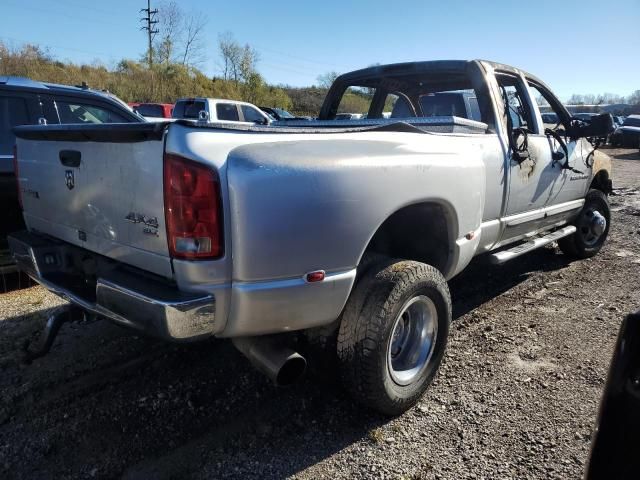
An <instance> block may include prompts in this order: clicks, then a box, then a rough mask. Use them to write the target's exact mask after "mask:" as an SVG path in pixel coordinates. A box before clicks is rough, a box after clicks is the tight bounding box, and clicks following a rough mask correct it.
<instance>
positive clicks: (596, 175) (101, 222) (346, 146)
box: [10, 61, 612, 414]
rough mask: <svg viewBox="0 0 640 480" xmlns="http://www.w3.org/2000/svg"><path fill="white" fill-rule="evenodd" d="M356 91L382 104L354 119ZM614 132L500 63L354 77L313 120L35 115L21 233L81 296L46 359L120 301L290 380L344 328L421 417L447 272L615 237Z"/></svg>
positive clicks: (139, 315) (27, 256)
mask: <svg viewBox="0 0 640 480" xmlns="http://www.w3.org/2000/svg"><path fill="white" fill-rule="evenodd" d="M352 95H357V96H359V97H360V98H362V99H365V100H366V101H367V102H368V105H369V109H368V112H367V115H366V119H364V120H347V121H341V120H335V117H336V115H337V114H338V113H340V111H342V109H343V103H345V102H344V99H345V98H346V97H347V96H352ZM540 96H541V97H543V98H544V99H545V100H546V102H548V104H549V105H550V106H551V109H552V110H553V111H554V112H555V113H556V114H557V116H558V119H559V123H558V124H557V125H556V126H555V127H554V128H552V129H549V128H545V126H544V125H543V120H542V117H541V115H540V111H539V109H538V106H537V104H536V101H535V99H536V98H538V97H540ZM344 108H347V107H346V106H345V107H344ZM389 111H390V112H391V113H390V115H389V113H388V112H389ZM387 117H388V118H387ZM611 128H612V126H611V124H610V116H608V115H606V116H603V117H598V118H594V119H592V121H591V122H590V123H589V124H584V123H581V122H580V121H577V120H575V119H572V118H571V116H570V115H569V113H568V112H567V110H566V109H565V108H564V107H563V106H562V104H561V103H560V102H559V101H558V99H557V98H556V97H555V96H554V95H553V93H551V91H550V90H549V88H548V87H547V86H546V85H545V84H544V83H543V82H542V81H540V80H539V79H537V78H536V77H534V76H533V75H530V74H528V73H526V72H523V71H521V70H519V69H516V68H513V67H509V66H506V65H501V64H497V63H492V62H487V61H433V62H416V63H403V64H393V65H383V66H375V67H371V68H367V69H364V70H358V71H355V72H352V73H348V74H345V75H342V76H340V77H339V78H338V79H337V80H336V81H335V83H334V84H333V86H332V87H331V88H330V90H329V92H328V95H327V98H326V99H325V102H324V104H323V107H322V110H321V112H320V116H319V119H318V120H316V121H304V122H300V123H299V124H297V123H296V122H295V121H289V122H286V124H283V125H278V123H277V122H275V123H274V124H272V125H271V126H238V125H230V124H211V123H206V122H200V121H185V120H180V121H177V122H175V123H171V124H162V123H154V124H136V125H60V126H59V125H45V126H23V127H17V128H16V129H15V133H16V136H17V147H16V158H15V165H16V170H17V177H18V179H19V190H20V196H21V201H22V208H23V213H24V219H25V221H26V225H27V228H28V229H27V231H23V232H18V233H16V234H14V235H12V236H11V237H10V246H11V249H12V251H13V254H14V256H15V258H16V261H17V262H18V265H19V267H20V268H21V269H22V270H23V271H25V272H26V273H28V274H29V275H30V276H31V277H33V278H34V279H35V280H36V281H38V282H39V283H41V284H42V285H43V286H44V287H45V288H47V289H49V290H51V291H52V292H54V293H56V294H58V295H60V296H62V297H63V298H65V299H67V300H68V301H69V302H70V305H69V306H68V307H66V310H65V311H63V312H58V313H57V314H54V315H52V316H51V317H50V319H49V323H48V326H47V329H46V330H45V332H44V333H43V336H42V345H41V346H40V348H39V349H38V350H35V351H31V355H32V356H37V355H40V354H43V353H44V352H45V351H46V350H47V348H48V347H49V346H50V344H51V342H52V340H53V337H54V335H55V332H56V330H57V328H58V327H59V326H60V323H61V322H63V321H64V320H65V319H67V318H79V317H82V315H88V316H98V317H104V318H107V319H109V320H111V321H114V322H117V323H119V324H122V325H127V326H130V327H133V328H136V329H138V330H141V331H144V332H147V333H149V334H152V335H156V336H158V337H161V338H164V339H167V340H173V341H194V340H201V339H206V338H210V337H220V338H230V339H232V340H233V342H234V344H235V345H236V346H237V347H238V349H239V350H240V351H241V352H242V353H243V354H245V355H246V356H247V357H248V358H249V359H250V361H251V362H252V363H253V364H254V365H255V366H257V367H258V368H259V369H260V370H262V371H263V372H265V373H267V374H268V375H269V376H270V377H271V378H273V379H274V380H275V381H276V382H277V383H280V384H285V383H288V382H291V381H293V380H295V379H297V378H298V377H299V376H300V375H301V374H302V373H303V372H304V369H305V367H306V359H305V356H304V355H302V354H301V353H300V352H303V350H304V349H301V348H300V347H301V346H302V345H305V344H314V345H315V344H322V345H325V346H326V348H328V349H333V350H332V352H329V353H332V354H333V356H334V358H337V368H338V370H339V374H340V375H341V377H342V379H343V382H344V385H345V387H346V389H347V390H348V391H349V392H351V394H352V395H353V397H354V398H355V399H356V400H358V401H359V402H361V403H362V404H364V405H366V406H368V407H370V408H373V409H376V410H378V411H380V412H383V413H386V414H399V413H401V412H403V411H405V410H407V409H408V408H410V407H411V406H412V405H414V404H415V403H416V402H417V401H418V399H419V398H420V396H421V395H422V394H423V392H424V391H425V389H426V388H427V387H428V385H429V384H430V383H431V382H432V380H433V378H434V376H435V374H436V371H437V370H438V367H439V365H440V363H441V360H442V358H443V353H444V351H445V347H446V345H447V335H448V333H449V325H450V322H451V315H452V314H451V298H450V294H449V290H448V288H447V280H448V279H450V278H452V277H453V276H455V275H456V274H458V273H459V272H460V271H462V270H463V269H464V268H465V267H466V266H467V264H468V263H469V262H470V261H471V259H472V258H473V257H474V256H476V255H480V254H487V255H490V256H491V259H492V260H493V262H495V263H496V264H501V263H504V262H506V261H509V260H511V259H513V258H515V257H518V256H520V255H522V254H525V253H527V252H529V251H531V250H534V249H536V248H539V247H541V246H543V245H546V244H548V243H550V242H554V241H557V242H558V244H559V246H560V248H561V249H562V251H564V252H565V253H566V254H569V255H571V256H572V257H576V258H586V257H590V256H592V255H595V254H596V253H597V252H598V251H599V250H600V248H601V247H602V245H603V243H604V242H605V239H606V238H607V233H608V231H609V218H610V217H609V206H608V202H607V194H608V193H609V192H610V190H611V180H610V178H611V170H610V169H611V165H610V161H609V159H608V157H607V156H606V155H604V154H601V153H600V152H599V151H596V150H595V149H594V147H592V145H591V144H590V143H589V142H588V140H587V139H588V138H590V137H596V136H600V135H606V134H607V133H609V131H610V130H611ZM496 268H499V267H496ZM311 361H312V360H311ZM322 365H324V364H322Z"/></svg>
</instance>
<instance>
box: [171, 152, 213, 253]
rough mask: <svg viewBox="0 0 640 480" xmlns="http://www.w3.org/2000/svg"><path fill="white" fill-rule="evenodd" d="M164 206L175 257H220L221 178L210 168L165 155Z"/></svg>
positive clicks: (172, 251) (175, 156)
mask: <svg viewBox="0 0 640 480" xmlns="http://www.w3.org/2000/svg"><path fill="white" fill-rule="evenodd" d="M164 209H165V218H166V223H167V241H168V243H169V253H170V254H171V256H172V257H174V258H184V259H191V260H195V259H204V258H219V257H221V256H222V253H223V248H222V246H223V239H222V208H221V200H220V182H219V180H218V177H217V175H216V173H215V172H214V171H213V170H211V169H210V168H208V167H206V166H204V165H201V164H199V163H196V162H192V161H191V160H187V159H185V158H182V157H179V156H177V155H170V154H165V156H164Z"/></svg>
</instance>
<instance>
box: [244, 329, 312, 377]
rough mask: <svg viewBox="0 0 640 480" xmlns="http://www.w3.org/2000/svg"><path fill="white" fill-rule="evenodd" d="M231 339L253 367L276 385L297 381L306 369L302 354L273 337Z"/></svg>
mask: <svg viewBox="0 0 640 480" xmlns="http://www.w3.org/2000/svg"><path fill="white" fill-rule="evenodd" d="M231 341H232V342H233V344H234V345H235V347H236V348H237V349H238V350H240V352H241V353H242V354H243V355H244V356H245V357H247V358H248V359H249V361H250V362H251V364H252V365H253V366H254V367H256V368H257V369H258V370H260V371H261V372H262V373H264V374H265V375H266V376H267V377H269V378H270V379H271V380H272V381H273V382H274V383H275V384H276V385H279V386H285V385H291V384H292V383H295V382H297V381H298V380H300V379H301V378H302V376H303V375H304V372H305V370H306V369H307V361H306V360H305V359H304V357H303V356H302V355H300V354H299V353H297V352H294V351H293V350H291V349H290V348H287V347H285V346H283V345H281V344H280V343H279V342H278V341H277V339H275V338H273V337H269V336H265V337H237V338H233V339H232V340H231Z"/></svg>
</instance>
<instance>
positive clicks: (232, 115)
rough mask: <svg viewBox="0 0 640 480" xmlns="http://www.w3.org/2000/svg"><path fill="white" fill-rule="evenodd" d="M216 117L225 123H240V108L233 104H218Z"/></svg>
mask: <svg viewBox="0 0 640 480" xmlns="http://www.w3.org/2000/svg"><path fill="white" fill-rule="evenodd" d="M216 115H217V117H218V120H222V121H225V122H239V121H240V117H239V116H238V108H237V107H236V105H235V104H233V103H218V104H216Z"/></svg>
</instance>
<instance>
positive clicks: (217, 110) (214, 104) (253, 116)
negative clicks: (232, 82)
mask: <svg viewBox="0 0 640 480" xmlns="http://www.w3.org/2000/svg"><path fill="white" fill-rule="evenodd" d="M200 112H206V115H207V118H208V120H207V121H208V122H211V123H216V122H233V123H240V124H245V125H254V124H259V125H269V124H270V123H271V118H270V117H269V116H268V115H267V114H266V113H264V112H263V111H261V110H260V109H259V108H258V107H256V106H255V105H252V104H250V103H247V102H239V101H237V100H221V99H217V98H181V99H180V100H178V101H177V102H176V105H175V107H174V109H173V118H175V119H185V120H198V118H199V115H200Z"/></svg>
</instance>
